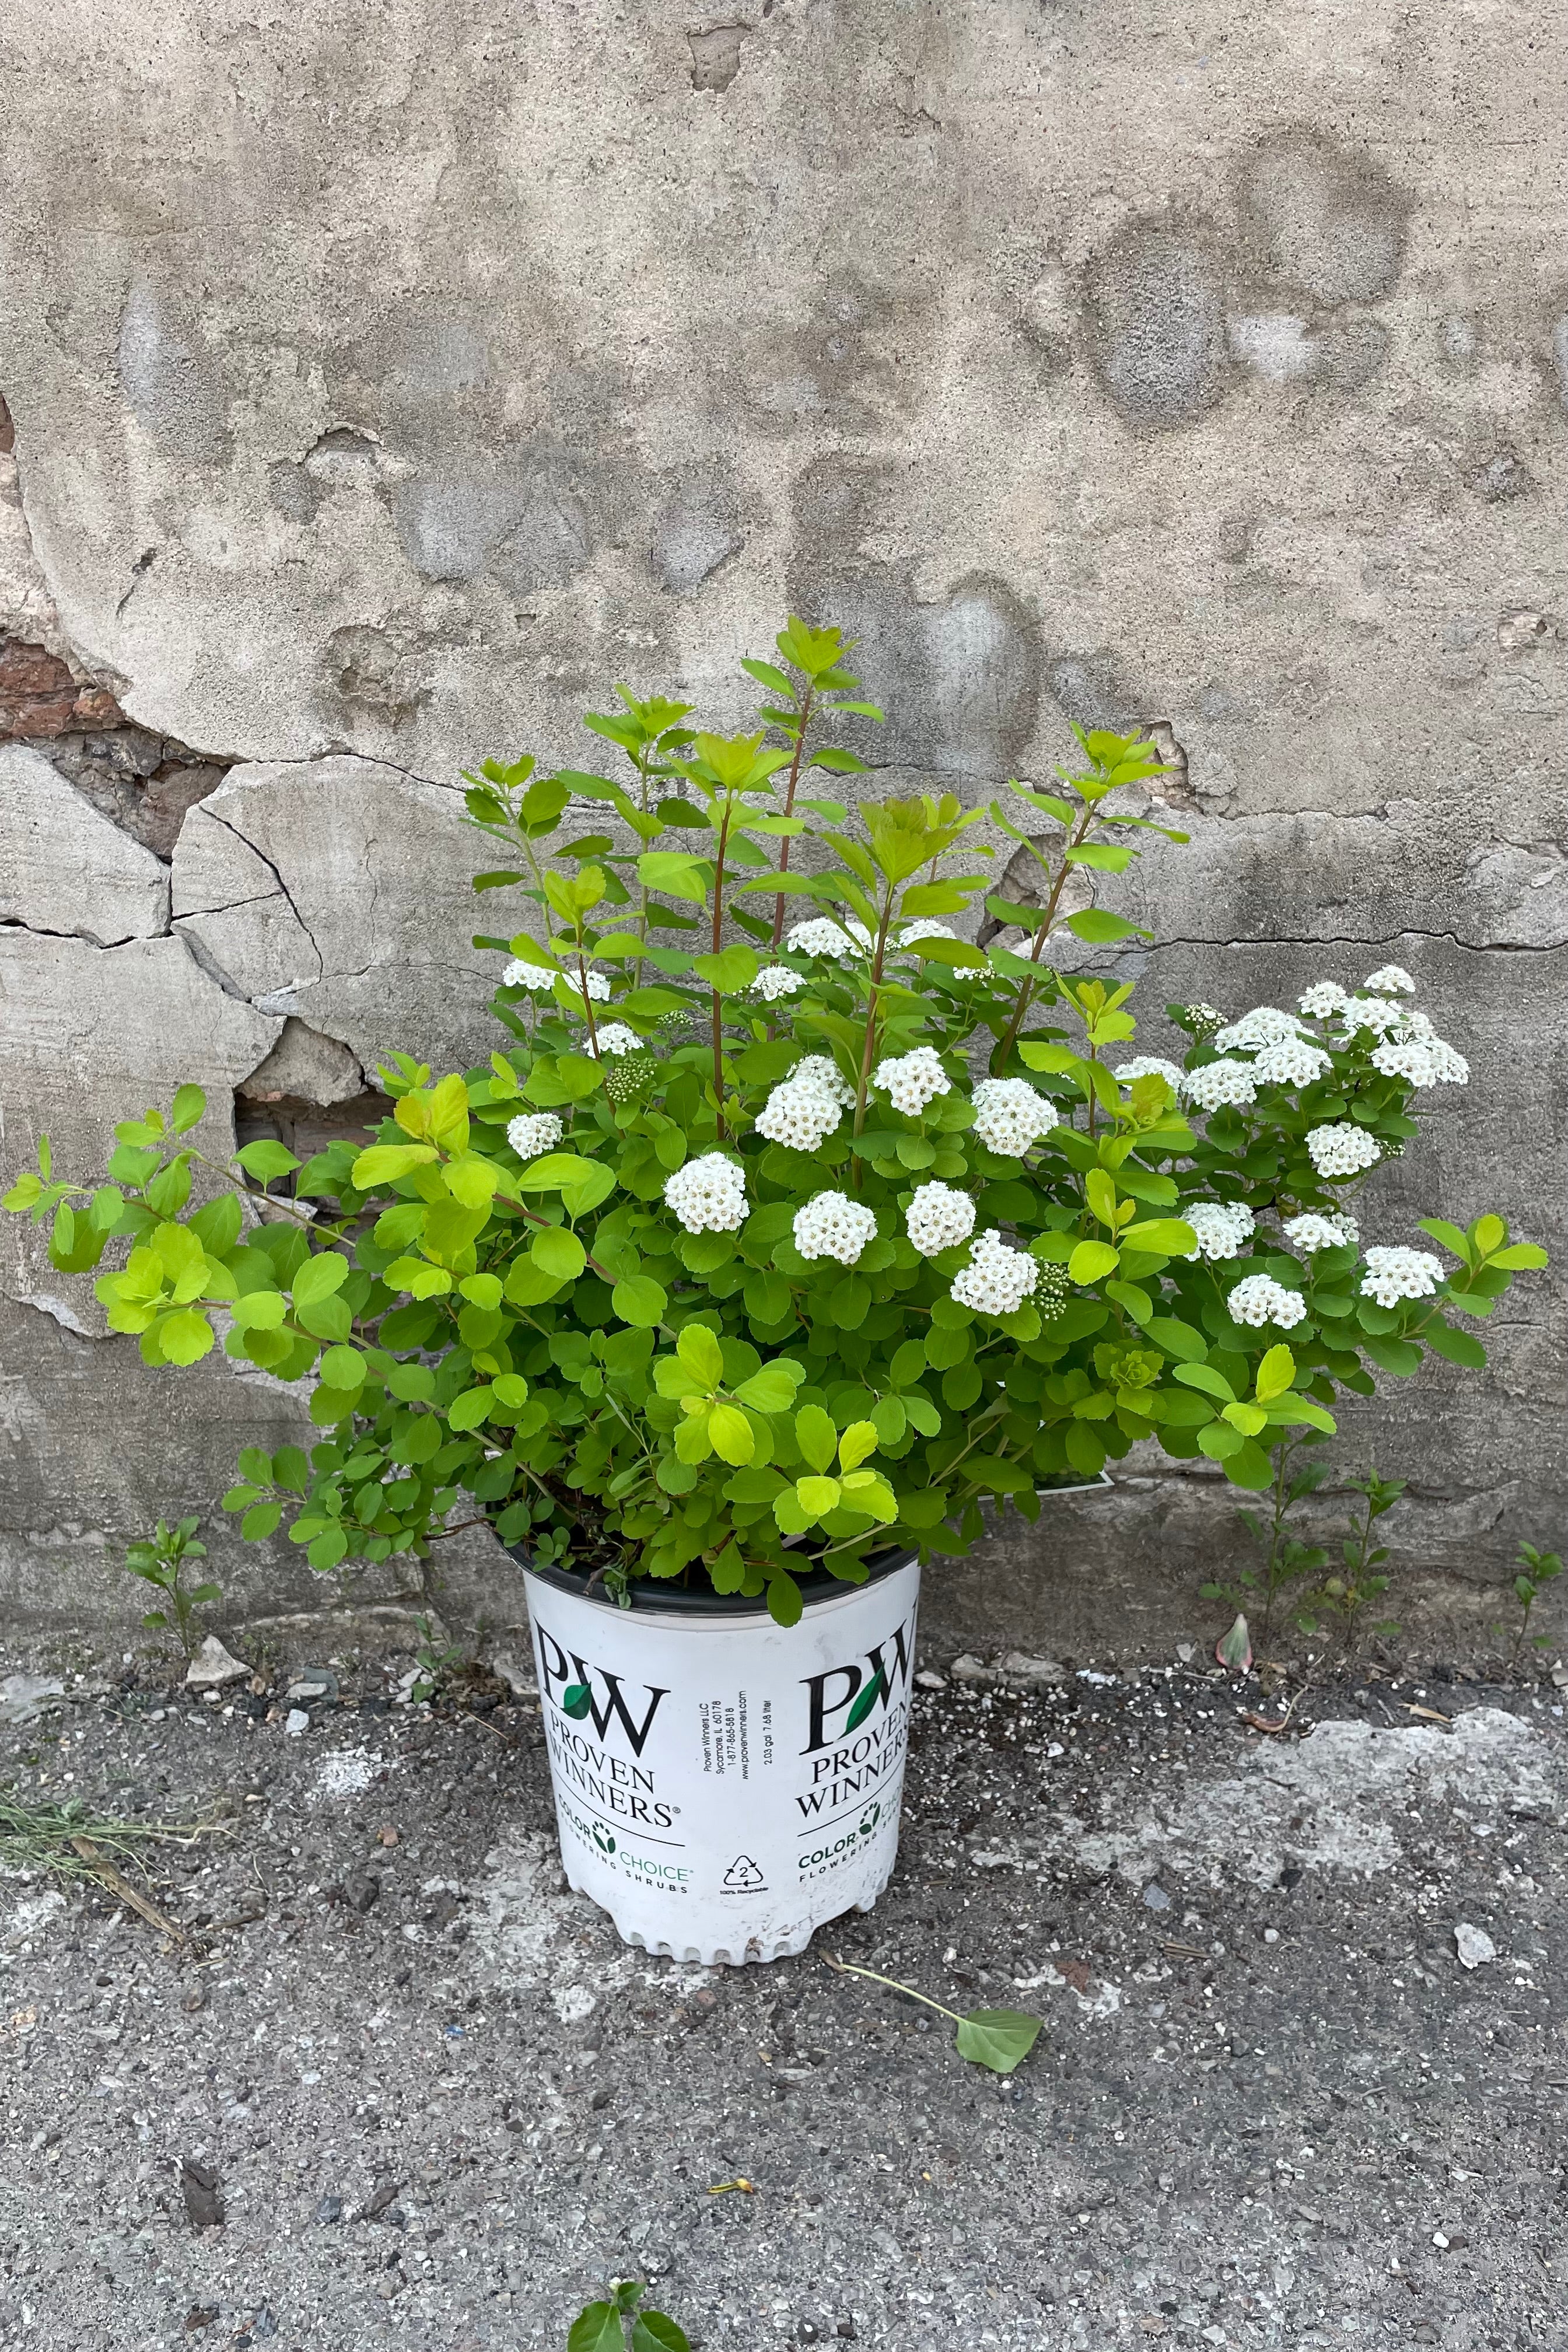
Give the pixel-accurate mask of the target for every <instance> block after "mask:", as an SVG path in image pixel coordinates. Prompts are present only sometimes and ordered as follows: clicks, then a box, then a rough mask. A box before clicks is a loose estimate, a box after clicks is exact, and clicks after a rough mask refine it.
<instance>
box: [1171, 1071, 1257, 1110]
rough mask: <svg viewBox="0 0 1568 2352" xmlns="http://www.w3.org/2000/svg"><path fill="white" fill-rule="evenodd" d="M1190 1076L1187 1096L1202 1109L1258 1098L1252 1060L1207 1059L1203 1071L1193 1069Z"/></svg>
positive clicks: (1251, 1100)
mask: <svg viewBox="0 0 1568 2352" xmlns="http://www.w3.org/2000/svg"><path fill="white" fill-rule="evenodd" d="M1186 1078H1187V1088H1186V1091H1187V1099H1188V1101H1189V1102H1191V1103H1192V1104H1194V1106H1195V1108H1197V1109H1199V1110H1218V1109H1219V1108H1221V1106H1222V1105H1223V1104H1226V1103H1249V1102H1256V1101H1257V1099H1258V1087H1257V1084H1256V1082H1255V1080H1254V1078H1253V1075H1252V1065H1251V1063H1250V1062H1205V1064H1204V1066H1203V1068H1202V1069H1201V1070H1189V1071H1188V1072H1187V1074H1186Z"/></svg>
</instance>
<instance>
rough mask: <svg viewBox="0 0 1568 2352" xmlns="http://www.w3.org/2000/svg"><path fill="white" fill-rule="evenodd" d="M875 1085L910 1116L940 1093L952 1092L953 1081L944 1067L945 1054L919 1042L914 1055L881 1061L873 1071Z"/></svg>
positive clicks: (918, 1112)
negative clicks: (943, 1058)
mask: <svg viewBox="0 0 1568 2352" xmlns="http://www.w3.org/2000/svg"><path fill="white" fill-rule="evenodd" d="M871 1084H872V1085H873V1086H874V1087H879V1088H880V1089H881V1091H882V1093H883V1094H885V1095H887V1096H888V1097H889V1098H890V1099H891V1102H892V1106H893V1108H894V1109H895V1110H901V1111H902V1112H903V1114H904V1116H905V1118H919V1117H920V1115H921V1111H922V1110H924V1108H925V1107H926V1105H927V1103H929V1102H934V1101H935V1100H936V1097H937V1096H938V1095H945V1094H951V1092H952V1079H951V1078H950V1077H949V1076H948V1075H947V1072H946V1071H945V1070H944V1069H943V1068H942V1055H940V1054H939V1053H938V1052H937V1050H936V1048H935V1046H934V1045H917V1046H916V1047H915V1049H914V1052H913V1053H912V1054H904V1055H900V1056H899V1057H898V1059H897V1060H895V1061H890V1062H879V1063H878V1065H877V1066H876V1068H875V1069H874V1070H873V1071H872V1073H871Z"/></svg>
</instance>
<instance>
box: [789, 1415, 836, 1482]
mask: <svg viewBox="0 0 1568 2352" xmlns="http://www.w3.org/2000/svg"><path fill="white" fill-rule="evenodd" d="M795 1444H797V1445H798V1446H799V1447H800V1450H801V1454H802V1457H803V1458H804V1459H805V1461H806V1462H808V1463H809V1464H810V1465H811V1467H812V1468H813V1469H814V1470H817V1471H825V1470H827V1469H829V1468H830V1467H831V1466H832V1464H833V1461H834V1458H835V1456H836V1455H837V1452H838V1431H837V1427H836V1426H835V1424H834V1421H833V1417H832V1415H831V1414H830V1413H827V1412H824V1411H823V1409H822V1407H821V1405H819V1404H805V1405H802V1407H801V1409H800V1411H799V1412H797V1413H796V1414H795Z"/></svg>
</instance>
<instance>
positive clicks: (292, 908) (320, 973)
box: [181, 808, 327, 980]
mask: <svg viewBox="0 0 1568 2352" xmlns="http://www.w3.org/2000/svg"><path fill="white" fill-rule="evenodd" d="M207 814H208V816H209V817H211V819H212V821H213V823H214V824H221V825H222V827H223V829H224V831H225V832H226V833H228V834H232V835H233V836H234V838H235V840H236V841H237V842H238V843H239V844H240V845H241V846H242V847H243V848H246V849H248V850H249V851H250V853H251V855H252V856H255V857H259V858H260V860H261V863H262V864H263V866H266V868H267V870H268V873H269V874H270V875H271V876H272V877H273V879H274V881H275V882H276V883H277V885H278V888H279V895H280V896H281V897H282V898H283V900H284V902H285V904H286V905H287V907H288V908H289V913H290V914H291V915H292V916H293V918H294V920H295V921H296V922H297V923H298V924H299V926H300V929H301V930H302V931H303V932H304V934H305V937H306V938H307V939H308V940H310V952H311V954H312V955H313V956H314V957H315V959H316V967H317V970H316V977H317V979H318V980H320V979H322V978H324V977H325V974H326V969H327V963H326V958H325V957H324V956H323V955H322V953H321V948H320V946H319V945H318V943H317V940H316V935H315V933H314V932H313V931H312V930H311V929H310V924H309V923H308V922H307V921H306V920H305V918H304V916H303V915H302V914H301V913H300V909H299V908H298V907H297V906H296V905H295V903H294V894H293V892H292V891H291V890H290V889H289V885H288V883H287V882H285V880H284V879H283V875H282V871H281V869H280V868H279V866H278V864H277V862H276V861H275V860H274V859H273V858H270V857H268V855H267V852H266V851H265V850H264V849H262V848H261V847H259V846H258V844H257V843H256V842H254V841H252V840H251V838H250V836H249V835H248V834H246V833H242V832H241V831H240V829H239V827H238V825H237V824H230V822H229V820H228V818H227V817H226V816H223V815H221V814H219V812H218V811H217V810H216V809H215V808H209V809H208V811H207ZM262 895H263V896H270V893H264V894H262ZM236 903H237V904H238V905H242V906H243V905H247V904H250V903H253V902H251V901H248V900H244V899H241V900H237V902H236ZM254 903H259V900H258V901H256V902H254ZM214 911H216V912H219V913H221V912H222V911H223V910H222V909H221V908H217V909H215V910H214ZM181 920H182V921H184V917H183V916H182V918H181Z"/></svg>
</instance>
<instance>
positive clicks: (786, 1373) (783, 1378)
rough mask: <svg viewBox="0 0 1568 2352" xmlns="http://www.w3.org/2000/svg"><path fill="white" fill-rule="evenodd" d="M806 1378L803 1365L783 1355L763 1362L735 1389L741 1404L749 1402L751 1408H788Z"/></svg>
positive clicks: (769, 1409)
mask: <svg viewBox="0 0 1568 2352" xmlns="http://www.w3.org/2000/svg"><path fill="white" fill-rule="evenodd" d="M804 1379H805V1366H804V1365H803V1364H797V1363H795V1361H794V1360H792V1359H791V1358H789V1357H787V1356H785V1357H781V1358H779V1359H778V1360H776V1361H775V1362H773V1363H771V1364H764V1365H763V1368H762V1370H761V1371H760V1372H753V1373H752V1376H751V1378H750V1380H746V1381H742V1382H741V1384H740V1386H739V1388H737V1390H736V1391H735V1395H736V1397H737V1399H738V1401H739V1402H741V1403H742V1404H749V1405H750V1406H751V1408H752V1412H788V1411H789V1409H790V1407H791V1405H793V1404H794V1402H795V1391H796V1390H797V1389H798V1388H799V1386H800V1384H801V1382H802V1381H803V1380H804Z"/></svg>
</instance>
